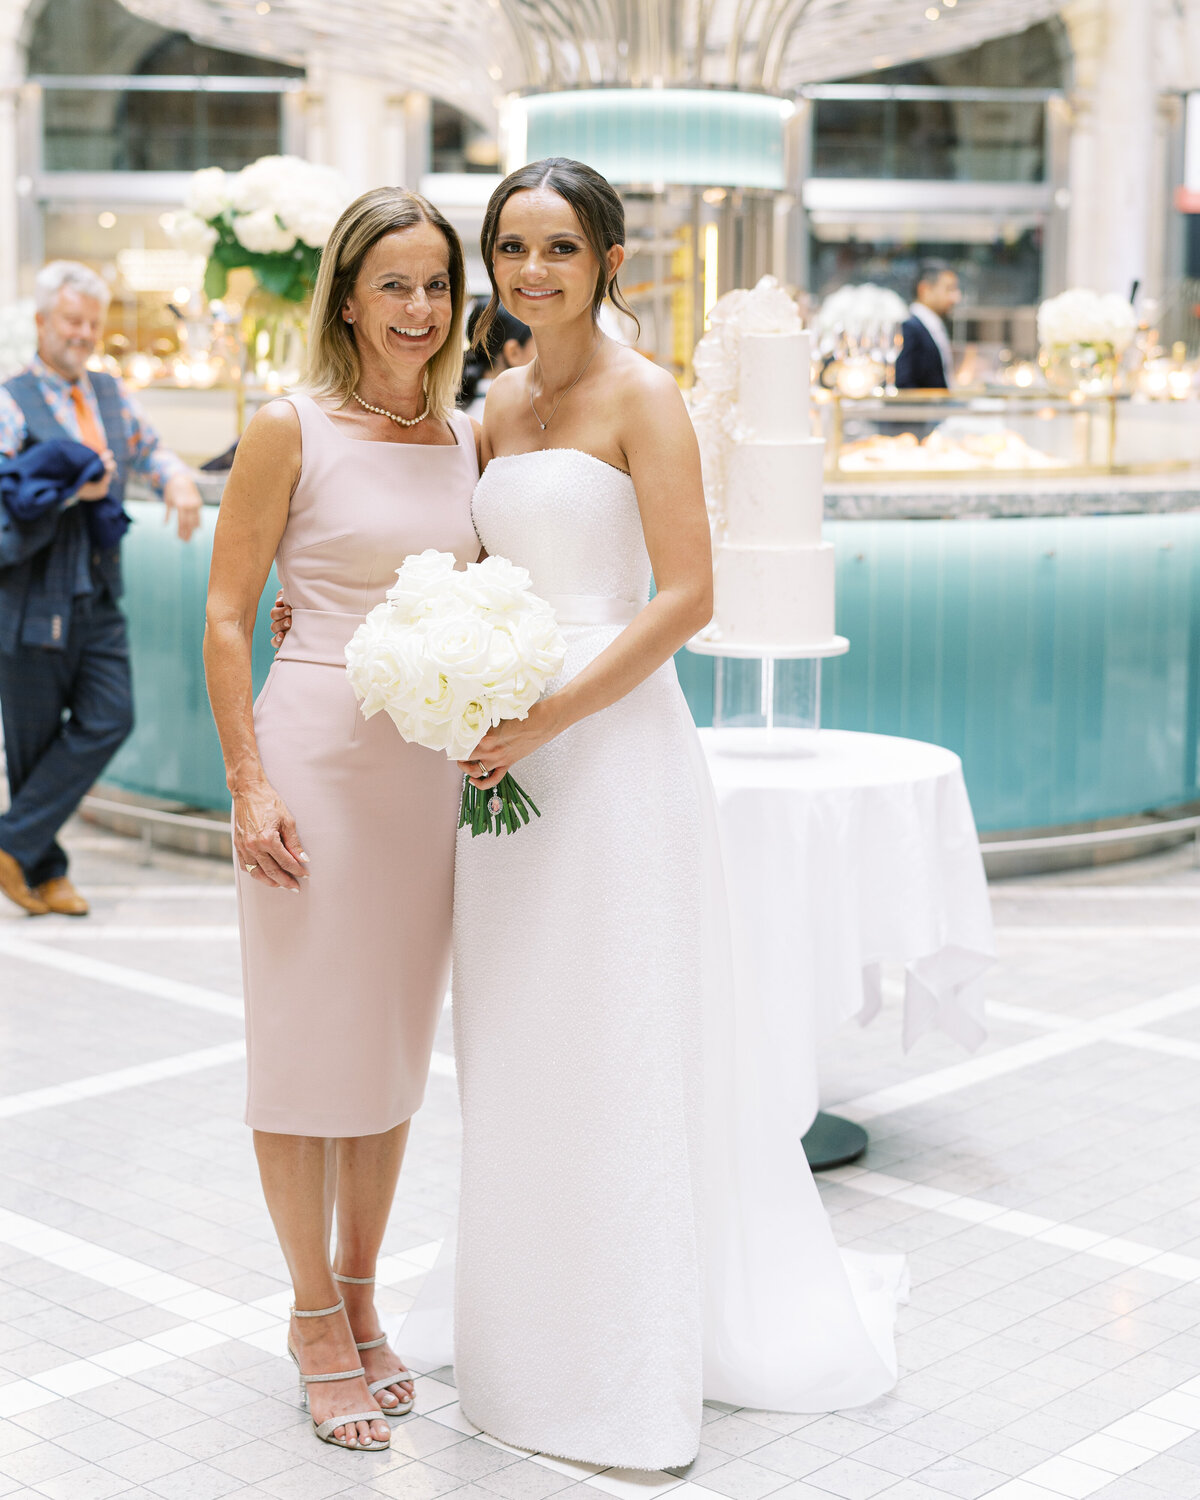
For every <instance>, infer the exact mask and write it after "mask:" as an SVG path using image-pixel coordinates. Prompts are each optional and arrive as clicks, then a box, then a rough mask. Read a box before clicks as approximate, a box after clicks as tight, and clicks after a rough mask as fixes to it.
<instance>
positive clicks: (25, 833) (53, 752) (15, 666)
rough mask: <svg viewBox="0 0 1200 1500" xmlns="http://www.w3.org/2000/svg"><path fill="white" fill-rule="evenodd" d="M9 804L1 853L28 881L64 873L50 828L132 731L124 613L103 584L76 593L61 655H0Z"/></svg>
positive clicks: (0, 822)
mask: <svg viewBox="0 0 1200 1500" xmlns="http://www.w3.org/2000/svg"><path fill="white" fill-rule="evenodd" d="M0 714H2V716H3V720H4V755H5V760H6V761H7V764H8V791H9V797H10V799H11V805H10V806H9V809H8V811H7V812H6V813H4V814H3V815H0V849H3V850H5V852H6V853H8V854H11V855H12V857H13V859H15V860H16V862H17V863H18V864H19V865H20V866H21V869H22V870H23V871H24V873H25V879H26V880H27V881H28V882H29V884H30V885H31V886H37V885H41V883H42V882H43V881H44V880H52V879H54V877H55V876H57V875H65V874H66V871H67V856H66V853H65V851H64V850H63V848H62V847H61V845H60V844H59V842H58V831H59V829H60V828H61V827H62V826H63V824H64V823H65V822H66V821H67V819H68V818H69V817H70V816H71V814H72V813H73V812H74V811H75V809H76V808H77V807H78V806H79V804H80V802H81V801H82V800H83V798H84V797H85V796H86V794H87V793H88V792H89V791H90V790H91V788H92V785H93V784H94V783H95V782H96V781H97V780H98V779H99V777H100V774H101V772H102V771H103V770H104V768H105V766H106V765H107V764H108V762H109V761H110V760H111V759H112V757H113V756H114V755H115V754H116V752H117V750H118V749H119V748H120V746H121V744H122V742H123V741H124V740H125V739H126V738H127V737H128V735H129V732H130V730H131V729H132V728H133V693H132V682H131V679H130V675H129V640H128V636H127V634H126V629H125V616H124V615H123V614H122V613H121V611H120V610H119V609H118V608H117V606H116V603H115V601H114V600H113V598H112V596H111V594H110V593H109V591H108V589H107V587H105V586H103V585H102V586H100V587H99V588H97V590H96V591H95V592H94V593H93V594H92V595H91V597H90V598H89V599H86V600H83V599H77V600H76V601H75V607H74V608H73V609H72V611H71V626H70V631H69V634H68V637H67V644H66V649H65V650H64V651H46V650H43V649H41V648H40V647H36V646H18V648H17V650H16V651H14V652H12V653H9V652H6V651H0Z"/></svg>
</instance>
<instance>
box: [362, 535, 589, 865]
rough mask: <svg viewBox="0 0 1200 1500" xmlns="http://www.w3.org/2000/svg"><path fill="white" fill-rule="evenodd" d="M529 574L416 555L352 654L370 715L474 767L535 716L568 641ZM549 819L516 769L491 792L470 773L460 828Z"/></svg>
mask: <svg viewBox="0 0 1200 1500" xmlns="http://www.w3.org/2000/svg"><path fill="white" fill-rule="evenodd" d="M529 582H530V580H529V574H528V573H527V572H526V571H525V569H524V568H518V567H515V566H514V565H513V564H512V563H510V562H508V561H507V559H505V558H503V557H487V558H485V559H484V560H483V562H479V563H469V564H468V565H467V567H466V569H465V570H464V569H460V568H456V567H455V565H454V556H453V554H452V553H449V552H436V551H434V549H433V548H428V549H427V550H426V551H424V552H422V553H420V554H419V555H414V556H412V557H409V558H406V559H405V562H404V565H403V566H402V567H401V568H398V569H397V571H396V582H395V583H394V584H393V585H392V587H391V588H390V589H389V590H388V592H387V597H386V598H385V600H384V602H383V603H382V604H378V605H376V607H375V608H374V609H373V610H372V611H371V613H370V614H369V615H368V616H367V618H366V619H365V620H364V621H363V623H362V624H361V625H360V626H359V627H358V629H357V630H356V631H355V632H354V635H353V636H352V638H351V640H350V643H349V645H348V646H347V647H346V673H347V676H348V677H349V679H350V685H351V687H352V688H353V689H354V692H355V695H356V696H357V697H358V699H359V707H360V709H361V711H362V714H363V717H364V718H367V719H370V718H372V717H373V716H374V715H375V714H377V713H378V712H379V711H380V709H382V710H383V711H384V712H385V713H386V714H387V715H388V717H389V718H390V719H391V721H392V723H393V724H395V726H396V728H397V729H398V730H399V731H400V734H401V737H402V738H403V739H405V740H407V741H408V742H409V743H410V744H416V745H423V746H424V747H425V748H426V749H427V750H443V751H445V753H446V756H447V758H448V759H450V760H467V759H469V758H470V755H471V752H472V750H474V748H475V746H476V745H478V743H479V741H480V740H481V739H482V738H483V736H484V735H485V734H486V733H487V732H488V730H489V729H492V728H494V727H495V726H496V725H497V724H499V723H500V722H501V720H503V719H524V718H525V717H526V716H527V715H528V713H529V710H530V709H531V708H532V707H533V705H534V704H535V703H536V702H537V701H538V699H539V698H540V697H541V696H542V693H543V691H544V689H545V686H546V684H547V682H549V680H550V679H551V678H552V677H553V676H554V675H555V674H556V673H557V672H558V671H559V670H560V669H561V667H562V664H563V660H564V658H565V656H566V645H565V643H564V641H563V638H562V634H561V632H560V631H559V628H558V621H557V620H556V619H555V616H554V611H553V610H552V609H551V608H550V606H549V604H547V603H546V601H545V600H544V599H539V598H538V596H537V595H536V594H534V593H533V592H532V590H531V589H530V587H529ZM530 813H532V814H533V815H534V816H535V817H541V813H540V811H539V810H538V808H537V807H536V806H535V804H534V802H533V799H532V798H531V797H530V796H529V793H528V792H526V791H524V790H523V789H522V788H521V787H520V786H519V785H518V784H517V782H516V781H515V780H514V779H513V777H512V776H511V775H509V774H505V775H504V776H503V777H502V778H501V780H500V781H499V782H497V784H496V785H495V786H494V787H493V788H492V789H491V791H490V792H484V791H482V790H480V788H479V787H477V786H476V785H475V784H474V783H473V782H472V781H471V780H470V778H469V777H464V778H463V791H462V799H461V802H460V804H459V818H458V826H459V827H460V828H470V830H471V835H472V837H475V836H476V835H478V834H481V833H495V834H497V835H498V834H500V833H516V831H517V829H518V828H520V827H522V826H523V825H524V824H526V823H528V822H529V815H530Z"/></svg>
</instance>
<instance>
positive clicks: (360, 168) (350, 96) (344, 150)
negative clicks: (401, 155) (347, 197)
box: [306, 57, 396, 194]
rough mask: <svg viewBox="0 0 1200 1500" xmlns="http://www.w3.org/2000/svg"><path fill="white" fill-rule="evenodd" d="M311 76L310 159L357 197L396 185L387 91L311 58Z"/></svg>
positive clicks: (378, 81)
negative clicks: (328, 169)
mask: <svg viewBox="0 0 1200 1500" xmlns="http://www.w3.org/2000/svg"><path fill="white" fill-rule="evenodd" d="M307 72H308V101H309V105H308V108H309V119H308V129H307V132H306V133H307V138H308V150H309V157H310V159H311V160H312V161H316V162H321V163H323V164H324V165H325V166H329V167H334V168H336V169H337V171H338V173H339V174H340V176H341V177H342V178H343V179H344V180H345V182H346V185H347V187H349V188H350V189H351V190H352V191H353V192H354V193H355V194H358V193H362V192H365V191H366V189H367V188H371V187H378V186H379V185H380V184H381V183H386V182H393V181H395V180H396V163H394V162H393V161H391V160H389V156H390V150H389V148H390V147H391V146H392V145H393V136H394V132H393V131H392V129H391V122H390V120H389V113H390V111H389V107H388V96H389V93H390V92H391V90H390V89H389V87H388V85H387V84H386V83H385V82H384V81H383V79H380V78H367V77H364V76H363V75H361V74H357V73H346V72H343V71H341V70H340V69H337V68H330V67H327V66H325V64H324V63H323V62H322V61H321V59H320V58H318V57H312V58H309V60H308V68H307Z"/></svg>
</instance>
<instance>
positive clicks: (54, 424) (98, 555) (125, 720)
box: [0, 261, 200, 916]
mask: <svg viewBox="0 0 1200 1500" xmlns="http://www.w3.org/2000/svg"><path fill="white" fill-rule="evenodd" d="M34 290H35V296H36V303H37V325H38V352H37V356H36V357H35V359H34V361H33V363H32V364H31V365H30V367H29V368H28V369H27V370H24V371H22V372H21V374H19V375H16V376H14V377H13V378H12V379H11V380H10V381H8V383H7V384H6V385H4V386H0V457H3V458H8V457H12V456H13V455H16V454H21V453H24V452H25V451H26V450H28V449H30V448H32V447H33V446H35V445H37V444H43V443H45V444H62V443H63V442H64V440H66V442H67V444H68V450H75V449H76V448H77V445H80V444H82V445H83V449H87V448H90V449H92V450H93V451H94V452H95V453H96V455H98V460H97V462H96V463H95V464H93V465H92V467H93V468H95V469H96V470H98V471H100V477H99V478H97V479H93V480H91V481H90V482H89V483H86V484H84V485H83V486H82V487H76V486H74V485H72V484H66V485H64V486H63V487H62V489H61V492H60V493H58V494H54V495H51V496H50V499H49V509H48V510H47V511H46V513H45V514H41V515H39V517H38V519H37V520H36V521H34V522H31V521H30V520H29V518H28V517H26V516H24V515H23V514H21V513H20V511H18V512H17V513H14V512H13V511H12V510H10V509H7V508H5V507H3V506H0V711H2V713H3V722H4V754H5V761H6V763H7V770H8V790H9V797H10V805H9V808H8V811H7V812H5V813H3V814H0V892H2V893H3V894H4V895H5V896H7V897H8V898H9V900H11V901H13V902H15V903H16V905H18V906H19V907H21V908H22V910H24V911H27V912H29V913H30V914H31V915H35V916H36V915H39V914H41V913H45V912H59V913H61V914H63V915H64V916H83V915H85V914H86V912H87V909H88V906H87V902H86V901H85V900H84V898H83V897H82V896H81V895H80V894H79V892H78V891H77V890H76V889H75V887H74V886H73V885H72V884H71V881H70V880H69V879H68V878H67V856H66V853H65V852H64V851H63V849H62V846H61V845H60V844H59V843H58V838H57V835H58V831H59V829H60V828H61V827H62V825H63V824H64V823H65V822H66V821H67V819H68V818H69V817H70V816H71V814H72V813H73V812H74V811H75V809H76V808H77V807H78V805H79V803H80V801H81V800H82V798H83V797H84V795H85V794H86V792H87V791H88V789H89V788H90V787H91V785H92V783H93V782H94V781H95V780H96V779H97V777H98V776H99V775H100V773H101V771H103V769H104V767H105V766H106V765H107V764H108V762H109V760H110V759H111V758H112V756H113V755H114V754H115V753H116V751H117V749H118V748H119V746H120V745H121V742H122V741H123V740H124V739H125V737H126V736H127V735H128V734H129V731H130V729H131V728H132V725H133V700H132V692H131V684H130V678H129V648H128V645H127V641H126V634H125V617H124V615H122V613H121V610H120V608H119V606H118V604H117V600H118V599H119V598H120V596H121V556H120V540H121V533H122V532H123V531H124V529H125V526H126V525H128V521H127V519H126V517H125V516H124V514H123V512H122V510H121V505H120V502H121V499H122V496H123V494H124V489H125V481H126V478H127V476H128V475H129V474H130V473H131V472H132V473H137V474H140V475H142V476H143V477H144V478H145V479H146V481H147V482H148V483H149V485H150V487H151V488H152V489H154V490H155V491H157V493H158V494H159V495H160V496H161V497H162V499H163V503H164V504H165V506H166V507H167V509H168V511H173V512H174V513H175V517H176V520H177V524H178V528H179V535H180V537H181V538H182V539H183V540H185V541H186V540H187V538H188V537H190V536H191V534H192V532H193V531H194V530H195V529H196V527H197V526H198V525H199V522H200V495H199V493H198V491H197V489H196V486H195V484H194V483H193V482H192V479H191V475H190V474H189V473H188V470H187V467H186V466H185V465H184V464H183V462H182V461H181V460H180V459H178V458H177V457H176V456H175V455H174V454H173V453H168V452H167V451H166V450H165V449H164V448H162V447H161V446H160V444H159V441H158V438H157V437H156V435H155V434H154V432H153V431H152V430H151V429H150V427H149V426H148V425H147V424H146V421H145V419H144V418H143V417H142V415H141V413H140V412H139V411H138V409H137V406H136V405H135V404H134V402H133V401H132V399H131V398H130V396H129V394H128V392H127V391H126V390H125V388H124V387H123V386H122V384H121V382H120V381H119V380H116V379H114V378H113V377H112V376H111V375H101V374H96V373H91V372H89V371H88V368H87V362H88V360H89V358H90V357H91V355H92V353H93V352H94V350H95V348H96V344H97V342H98V340H99V338H100V334H101V332H102V330H103V327H104V316H105V312H106V310H107V307H108V288H107V287H106V286H105V284H104V282H103V281H101V279H100V278H99V276H97V275H96V274H95V273H94V272H93V271H90V270H89V269H88V268H87V267H86V266H83V265H79V264H77V263H76V262H74V261H55V262H53V263H52V264H51V265H49V266H46V267H45V268H44V269H43V270H42V271H41V272H40V273H39V275H38V277H37V280H36V282H35V285H34ZM81 451H82V450H81ZM84 456H85V457H86V454H85V455H84ZM43 509H45V507H43ZM35 527H36V532H35V531H34V529H33V528H35Z"/></svg>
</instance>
